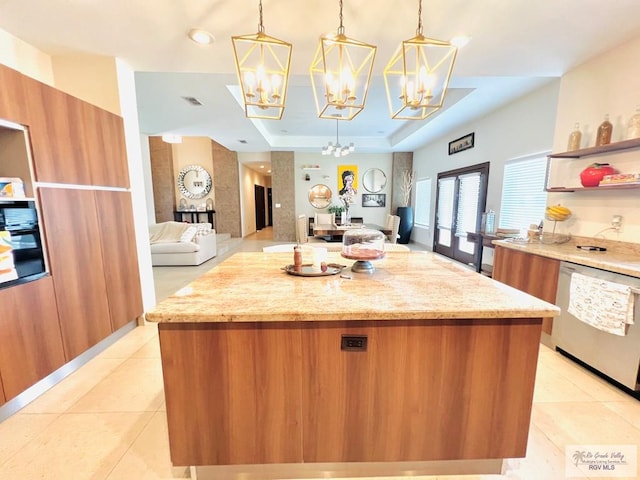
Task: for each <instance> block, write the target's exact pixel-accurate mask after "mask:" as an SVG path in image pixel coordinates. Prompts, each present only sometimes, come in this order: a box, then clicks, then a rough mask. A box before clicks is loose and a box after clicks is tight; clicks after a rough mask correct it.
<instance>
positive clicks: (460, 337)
mask: <svg viewBox="0 0 640 480" xmlns="http://www.w3.org/2000/svg"><path fill="white" fill-rule="evenodd" d="M291 260H292V255H291V254H289V253H237V254H235V255H234V256H232V257H230V258H229V259H228V260H226V261H225V262H223V263H221V264H220V265H218V266H217V267H215V268H213V269H212V270H211V271H209V272H207V273H206V274H205V275H203V276H202V277H200V278H199V279H198V280H196V281H195V282H193V283H192V284H190V285H189V286H187V287H185V288H184V289H182V290H181V291H179V292H177V293H176V294H175V295H173V296H172V297H169V298H168V299H166V300H165V301H163V302H162V303H160V304H159V305H158V306H157V307H156V308H155V309H154V310H153V311H151V312H148V313H147V320H150V321H155V322H159V336H160V348H161V357H162V367H163V375H164V386H165V399H166V407H167V421H168V428H169V441H170V448H171V460H172V462H173V464H174V465H195V466H207V465H208V466H217V467H202V468H201V470H199V472H200V471H201V472H203V473H204V472H210V471H212V470H211V468H213V472H214V474H219V473H220V469H221V468H222V469H224V468H227V469H231V470H229V472H236V473H237V472H249V471H250V470H251V468H254V467H251V466H252V465H253V466H255V465H261V467H258V469H259V470H258V471H259V472H261V473H259V474H258V476H257V477H255V478H266V477H265V471H266V470H265V468H266V467H264V465H265V464H270V467H269V468H270V469H271V470H270V471H274V472H277V473H274V475H276V477H277V478H300V477H296V476H295V475H302V474H300V473H286V472H287V470H288V469H290V467H291V466H294V467H296V466H297V467H300V468H302V469H303V470H301V471H304V478H311V477H314V476H324V477H326V476H337V475H338V473H336V472H339V474H340V475H342V476H349V475H353V474H354V472H355V474H357V475H360V476H363V475H366V474H369V475H371V474H376V472H384V473H383V474H385V475H391V474H393V473H396V474H400V473H402V472H407V471H409V470H410V471H411V472H413V474H415V475H418V474H427V473H434V474H437V473H445V472H449V473H480V472H485V473H499V471H500V468H501V461H502V459H503V458H513V457H524V456H525V453H526V445H527V435H528V431H529V421H530V414H531V403H532V397H533V387H534V380H535V372H536V364H537V358H538V349H539V338H540V329H541V322H542V318H543V317H549V316H555V315H557V314H558V308H557V307H555V306H554V305H551V304H549V303H546V302H543V301H541V300H538V299H536V298H534V297H532V296H530V295H527V294H525V293H523V292H520V291H518V290H515V289H513V288H511V287H508V286H506V285H503V284H501V283H498V282H495V281H493V280H491V279H489V278H486V277H484V276H482V275H479V274H477V273H475V272H472V271H470V270H468V269H466V268H464V267H462V266H460V265H459V264H456V263H454V262H451V261H449V260H447V259H444V258H443V257H440V256H438V255H435V254H432V253H427V252H420V253H418V252H412V253H388V254H387V255H386V257H385V258H384V259H381V260H378V261H375V262H374V264H375V267H376V270H375V272H374V273H373V274H358V273H352V272H350V271H349V269H348V268H347V269H345V271H344V273H345V274H347V275H349V276H351V277H352V278H351V279H349V278H342V277H341V276H340V275H332V276H321V277H300V276H295V275H289V274H287V273H286V272H284V271H283V270H282V269H281V268H282V267H284V266H285V265H288V264H290V263H292V262H291ZM328 260H329V262H334V263H342V264H345V265H348V266H350V265H351V264H352V261H349V260H346V259H344V258H342V257H341V256H340V254H339V253H329V259H328ZM381 462H384V463H381ZM285 464H287V465H285ZM329 465H330V466H329ZM224 466H226V467H224ZM245 466H246V467H245ZM368 467H371V468H373V470H367V468H368ZM294 471H295V468H294ZM298 471H300V470H298ZM328 472H333V473H331V474H329V473H328ZM371 472H374V473H371ZM377 474H380V473H377ZM225 475H226V476H225V478H233V477H232V475H231V474H230V473H225ZM287 475H291V476H287ZM243 478H254V477H251V476H244V477H243Z"/></svg>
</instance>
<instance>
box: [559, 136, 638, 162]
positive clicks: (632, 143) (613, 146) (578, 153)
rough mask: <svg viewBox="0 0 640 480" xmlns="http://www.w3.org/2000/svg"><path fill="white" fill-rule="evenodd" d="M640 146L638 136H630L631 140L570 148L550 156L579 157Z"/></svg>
mask: <svg viewBox="0 0 640 480" xmlns="http://www.w3.org/2000/svg"><path fill="white" fill-rule="evenodd" d="M638 147H640V138H632V139H631V140H623V141H622V142H616V143H610V144H608V145H601V146H599V147H588V148H581V149H580V150H572V151H570V152H559V153H552V154H551V155H549V157H550V158H580V157H588V156H590V155H600V154H603V153H610V152H617V151H619V150H630V149H632V148H638Z"/></svg>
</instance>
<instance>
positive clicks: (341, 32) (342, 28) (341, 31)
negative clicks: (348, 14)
mask: <svg viewBox="0 0 640 480" xmlns="http://www.w3.org/2000/svg"><path fill="white" fill-rule="evenodd" d="M338 35H344V27H343V26H342V0H340V26H339V27H338Z"/></svg>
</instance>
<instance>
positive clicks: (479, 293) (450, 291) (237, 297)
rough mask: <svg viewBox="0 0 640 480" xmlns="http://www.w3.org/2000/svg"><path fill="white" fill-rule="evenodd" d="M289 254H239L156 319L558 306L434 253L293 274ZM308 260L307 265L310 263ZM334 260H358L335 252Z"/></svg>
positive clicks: (517, 314) (470, 314)
mask: <svg viewBox="0 0 640 480" xmlns="http://www.w3.org/2000/svg"><path fill="white" fill-rule="evenodd" d="M292 260H293V256H292V254H290V253H262V252H241V253H236V254H235V255H233V256H232V257H230V258H229V259H227V260H225V261H224V262H222V263H221V264H219V265H218V266H216V267H214V268H213V269H211V270H210V271H209V272H207V273H205V274H204V275H203V276H202V277H200V278H199V279H197V280H196V281H194V282H193V283H191V284H190V285H188V286H187V287H185V288H183V289H182V290H180V291H179V292H177V293H176V294H175V295H173V296H171V297H169V298H167V299H165V300H164V301H162V302H161V303H160V304H158V305H157V306H156V307H155V308H154V309H153V310H151V311H150V312H147V314H146V319H147V320H149V321H152V322H174V323H176V322H252V321H322V320H324V321H331V320H405V319H406V320H428V319H487V318H537V317H552V316H556V315H558V314H559V311H560V310H559V309H558V307H556V306H555V305H552V304H549V303H547V302H544V301H542V300H539V299H537V298H535V297H532V296H531V295H528V294H526V293H524V292H521V291H519V290H516V289H514V288H511V287H509V286H507V285H504V284H502V283H499V282H496V281H493V280H491V279H490V278H487V277H485V276H483V275H480V274H477V273H475V272H473V271H471V270H469V269H467V268H465V267H464V266H461V265H460V264H457V263H455V262H452V261H449V260H447V259H444V258H442V257H440V256H438V255H434V254H433V253H430V252H410V253H409V252H393V253H387V255H386V257H385V258H383V259H381V260H375V261H374V262H373V263H374V265H375V267H376V270H375V272H374V273H372V274H365V273H353V272H351V271H350V268H346V269H345V270H344V271H343V273H344V274H345V275H349V276H351V277H352V279H345V278H341V276H340V275H339V274H337V275H331V276H322V277H300V276H295V275H289V274H288V273H286V272H285V271H283V270H282V267H284V266H286V265H289V264H291V263H292ZM307 261H308V260H307V259H303V262H305V263H306V262H307ZM327 261H328V262H329V263H340V264H343V265H348V266H349V267H350V266H351V265H352V264H353V260H347V259H345V258H343V257H342V256H341V255H340V253H337V252H329V254H328V259H327Z"/></svg>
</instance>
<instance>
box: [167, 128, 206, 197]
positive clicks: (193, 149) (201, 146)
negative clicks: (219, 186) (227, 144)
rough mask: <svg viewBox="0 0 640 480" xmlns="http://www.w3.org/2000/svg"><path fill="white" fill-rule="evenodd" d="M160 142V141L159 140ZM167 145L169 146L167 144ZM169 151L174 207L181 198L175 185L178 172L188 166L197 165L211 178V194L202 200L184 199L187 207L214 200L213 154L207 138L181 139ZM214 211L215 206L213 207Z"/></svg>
mask: <svg viewBox="0 0 640 480" xmlns="http://www.w3.org/2000/svg"><path fill="white" fill-rule="evenodd" d="M160 141H162V140H160ZM167 145H169V144H167ZM170 145H171V150H172V152H173V179H172V180H173V184H174V192H175V198H174V205H179V204H180V199H181V198H183V196H182V194H181V193H180V189H179V188H178V185H177V181H178V180H177V179H178V174H179V173H180V170H182V169H183V168H184V167H186V166H188V165H199V166H201V167H202V168H204V169H205V170H206V171H207V172H209V175H211V176H212V184H213V185H212V187H211V192H209V195H207V196H206V197H204V198H199V199H197V200H196V199H189V198H186V199H185V200H186V202H187V204H188V205H192V204H193V205H195V206H196V207H198V206H199V205H206V203H207V199H209V198H210V199H211V200H212V201H213V199H214V198H215V186H216V181H215V178H213V154H212V151H211V139H210V138H208V137H182V143H173V144H170ZM214 209H215V205H214Z"/></svg>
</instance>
